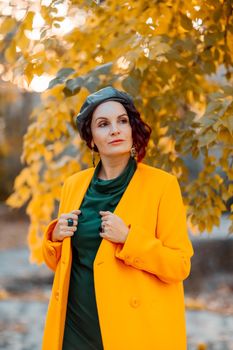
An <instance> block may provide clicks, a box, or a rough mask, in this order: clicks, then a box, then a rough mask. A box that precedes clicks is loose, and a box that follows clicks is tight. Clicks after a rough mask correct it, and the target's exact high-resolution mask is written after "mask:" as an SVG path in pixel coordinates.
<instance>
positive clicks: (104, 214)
mask: <svg viewBox="0 0 233 350" xmlns="http://www.w3.org/2000/svg"><path fill="white" fill-rule="evenodd" d="M99 213H100V215H103V216H106V215H109V214H111V212H110V211H103V210H100V211H99Z"/></svg>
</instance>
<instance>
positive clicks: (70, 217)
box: [60, 213, 78, 220]
mask: <svg viewBox="0 0 233 350" xmlns="http://www.w3.org/2000/svg"><path fill="white" fill-rule="evenodd" d="M60 217H61V218H62V219H74V220H77V219H78V215H76V214H72V213H67V214H61V216H60Z"/></svg>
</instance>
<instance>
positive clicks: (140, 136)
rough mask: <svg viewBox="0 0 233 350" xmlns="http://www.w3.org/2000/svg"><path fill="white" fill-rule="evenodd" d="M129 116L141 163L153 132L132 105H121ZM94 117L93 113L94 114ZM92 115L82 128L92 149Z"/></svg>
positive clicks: (84, 138) (138, 160) (83, 137)
mask: <svg viewBox="0 0 233 350" xmlns="http://www.w3.org/2000/svg"><path fill="white" fill-rule="evenodd" d="M121 104H122V105H123V106H124V107H125V109H126V111H127V114H128V117H129V122H130V125H131V128H132V138H133V144H134V147H135V149H136V152H137V156H136V157H137V162H141V161H142V159H143V158H144V157H145V154H146V147H147V144H148V142H149V139H150V134H151V132H152V129H151V127H150V126H149V125H148V124H147V123H145V122H144V121H143V120H142V119H141V116H140V113H139V112H138V110H137V109H136V108H135V106H134V105H133V104H131V103H126V102H124V103H121ZM92 115H93V112H92ZM92 115H91V116H90V117H89V118H87V119H86V120H85V122H84V123H83V126H82V130H81V132H82V139H83V140H84V141H86V144H87V146H88V147H89V148H90V149H91V140H92V133H91V120H92ZM94 151H95V152H98V149H97V147H96V145H95V146H94Z"/></svg>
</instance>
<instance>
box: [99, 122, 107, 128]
mask: <svg viewBox="0 0 233 350" xmlns="http://www.w3.org/2000/svg"><path fill="white" fill-rule="evenodd" d="M106 124H107V123H106V122H103V123H100V124H99V125H98V126H99V127H102V126H105V125H106Z"/></svg>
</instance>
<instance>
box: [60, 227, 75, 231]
mask: <svg viewBox="0 0 233 350" xmlns="http://www.w3.org/2000/svg"><path fill="white" fill-rule="evenodd" d="M60 228H61V231H62V232H66V231H76V230H77V227H75V226H60Z"/></svg>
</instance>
